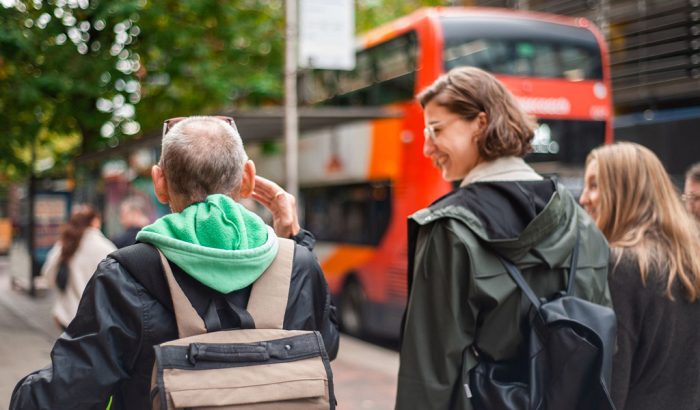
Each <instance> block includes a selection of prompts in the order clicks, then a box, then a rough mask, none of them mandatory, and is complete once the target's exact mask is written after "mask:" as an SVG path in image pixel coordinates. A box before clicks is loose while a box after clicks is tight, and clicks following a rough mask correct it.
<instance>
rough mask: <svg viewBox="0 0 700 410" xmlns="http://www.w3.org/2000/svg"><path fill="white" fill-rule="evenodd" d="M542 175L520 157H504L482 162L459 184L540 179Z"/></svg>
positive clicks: (461, 185) (462, 185)
mask: <svg viewBox="0 0 700 410" xmlns="http://www.w3.org/2000/svg"><path fill="white" fill-rule="evenodd" d="M539 180H542V176H541V175H539V174H538V173H536V172H535V170H533V169H532V168H531V167H530V166H529V165H527V164H526V163H525V160H523V159H522V158H520V157H502V158H498V159H495V160H493V161H488V162H482V163H481V164H479V165H477V166H475V167H474V169H472V170H471V171H470V172H469V173H468V174H467V176H466V177H464V179H463V180H462V182H461V183H460V184H459V186H460V187H464V186H466V185H468V184H471V183H472V182H484V181H539Z"/></svg>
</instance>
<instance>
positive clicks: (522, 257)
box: [396, 180, 610, 410]
mask: <svg viewBox="0 0 700 410" xmlns="http://www.w3.org/2000/svg"><path fill="white" fill-rule="evenodd" d="M577 229H578V230H579V232H580V248H579V257H578V270H577V276H576V282H577V286H576V294H577V296H579V297H582V298H584V299H587V300H590V301H593V302H595V303H599V304H602V305H610V295H609V291H608V285H607V268H608V265H607V261H608V255H609V252H608V246H607V242H606V241H605V238H604V237H603V235H602V234H601V233H600V231H598V229H597V228H596V227H595V225H594V223H593V222H592V221H591V219H590V218H589V217H588V215H586V213H585V212H584V211H583V210H582V209H581V208H580V207H579V206H578V204H576V202H575V201H574V199H573V197H572V196H571V195H570V194H569V192H568V191H566V189H564V188H563V187H561V186H557V185H556V184H555V183H554V182H553V181H551V180H533V181H505V182H474V183H469V184H468V185H466V186H464V187H462V188H460V189H457V190H456V191H454V192H452V193H450V194H448V195H446V196H445V197H443V198H441V199H440V200H438V201H437V202H435V203H434V204H433V205H432V206H430V207H429V208H426V209H423V210H421V211H419V212H417V213H416V214H414V215H413V216H412V217H411V218H410V220H409V256H410V257H409V272H411V273H412V275H409V278H411V280H410V281H409V299H408V305H407V311H406V316H405V323H404V327H403V339H402V346H401V358H400V369H399V382H398V392H397V402H396V408H397V409H401V410H403V409H420V410H429V409H445V410H447V409H450V410H453V409H472V405H471V403H470V400H469V399H468V397H467V391H466V390H465V388H464V385H468V383H469V370H470V369H472V368H473V367H474V366H475V365H476V364H477V363H478V361H477V360H478V359H477V358H476V357H475V355H474V353H473V350H472V346H473V345H476V346H478V349H479V351H481V352H482V354H486V355H488V356H490V357H491V358H492V359H493V360H505V359H510V358H514V357H516V356H517V355H519V354H521V352H522V351H523V349H524V347H525V346H524V343H523V334H522V331H521V313H522V312H523V310H522V309H523V306H527V305H524V303H526V302H524V299H525V298H524V297H522V295H521V292H520V291H519V290H518V288H517V286H516V285H515V283H514V282H513V281H512V279H511V278H510V277H509V276H508V274H507V273H506V271H505V268H504V267H503V265H502V264H501V262H500V261H499V259H498V258H497V256H496V252H498V253H499V254H501V255H503V256H504V257H506V258H508V259H510V260H511V261H513V262H514V263H515V264H516V265H517V266H518V267H519V268H520V270H521V271H522V273H523V276H524V277H525V279H526V280H527V281H528V283H529V284H530V286H531V287H532V289H533V290H534V291H535V293H537V295H538V296H552V295H553V294H555V293H556V292H557V291H560V290H562V289H564V284H565V278H566V274H567V273H566V272H567V271H566V268H568V266H569V262H570V254H571V251H572V248H573V246H574V243H575V240H576V231H577Z"/></svg>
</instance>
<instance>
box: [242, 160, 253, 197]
mask: <svg viewBox="0 0 700 410" xmlns="http://www.w3.org/2000/svg"><path fill="white" fill-rule="evenodd" d="M254 190H255V163H254V162H253V161H252V160H248V161H246V162H245V165H243V179H242V180H241V189H240V191H239V196H240V197H241V198H249V197H250V196H251V195H253V191H254Z"/></svg>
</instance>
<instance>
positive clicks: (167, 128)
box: [163, 115, 238, 137]
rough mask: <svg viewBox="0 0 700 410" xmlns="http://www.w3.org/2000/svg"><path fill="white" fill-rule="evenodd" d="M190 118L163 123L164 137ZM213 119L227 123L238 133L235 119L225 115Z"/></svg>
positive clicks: (172, 119) (169, 120)
mask: <svg viewBox="0 0 700 410" xmlns="http://www.w3.org/2000/svg"><path fill="white" fill-rule="evenodd" d="M188 118H190V117H175V118H170V119H167V120H165V121H163V136H164V137H165V134H167V133H168V131H170V130H171V129H172V128H173V127H174V126H175V124H177V123H178V122H180V121H184V120H186V119H188ZM211 118H216V119H217V120H221V121H223V122H225V123H227V124H228V125H230V126H231V127H233V129H234V130H236V132H238V128H237V127H236V123H235V122H234V121H233V118H231V117H225V116H223V115H212V116H211Z"/></svg>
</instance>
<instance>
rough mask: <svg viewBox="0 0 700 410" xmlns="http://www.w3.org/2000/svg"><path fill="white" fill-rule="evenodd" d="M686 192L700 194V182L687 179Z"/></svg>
mask: <svg viewBox="0 0 700 410" xmlns="http://www.w3.org/2000/svg"><path fill="white" fill-rule="evenodd" d="M685 192H686V193H696V194H697V193H700V181H696V180H694V179H692V178H686V180H685Z"/></svg>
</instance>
